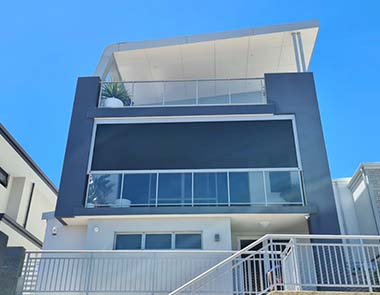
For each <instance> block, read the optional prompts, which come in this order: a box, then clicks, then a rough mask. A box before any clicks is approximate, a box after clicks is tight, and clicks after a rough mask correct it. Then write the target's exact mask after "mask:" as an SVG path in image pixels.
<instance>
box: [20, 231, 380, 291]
mask: <svg viewBox="0 0 380 295" xmlns="http://www.w3.org/2000/svg"><path fill="white" fill-rule="evenodd" d="M253 249H255V250H253ZM379 259H380V237H378V236H331V235H265V236H264V237H262V238H260V239H259V240H257V241H255V242H254V243H252V244H250V245H249V246H247V247H246V248H244V249H242V250H240V251H237V252H230V251H205V250H204V251H30V252H27V253H26V257H25V261H24V267H23V272H22V276H21V278H20V280H21V282H20V285H21V290H20V292H21V293H22V294H24V295H26V294H52V295H53V294H55V295H64V294H78V295H79V294H94V295H95V294H96V295H98V294H120V295H121V294H123V295H125V294H133V295H135V294H141V295H148V294H149V295H156V294H160V295H161V294H162V295H168V294H169V295H185V294H186V295H189V294H197V295H198V294H199V295H201V294H202V295H208V294H210V295H212V294H215V295H216V294H217V295H223V294H226V295H227V294H228V295H260V294H266V293H269V292H271V291H297V290H309V291H310V290H311V291H316V290H335V291H336V290H339V291H364V292H368V291H378V290H380V283H379V282H380V271H379V270H380V264H379Z"/></svg>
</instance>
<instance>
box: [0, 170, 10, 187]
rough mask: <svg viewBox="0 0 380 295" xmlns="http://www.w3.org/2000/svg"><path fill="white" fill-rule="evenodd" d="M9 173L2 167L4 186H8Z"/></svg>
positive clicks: (1, 178)
mask: <svg viewBox="0 0 380 295" xmlns="http://www.w3.org/2000/svg"><path fill="white" fill-rule="evenodd" d="M8 180H9V174H8V173H7V172H5V170H3V169H2V168H1V167H0V183H1V184H2V185H3V186H4V187H7V186H8Z"/></svg>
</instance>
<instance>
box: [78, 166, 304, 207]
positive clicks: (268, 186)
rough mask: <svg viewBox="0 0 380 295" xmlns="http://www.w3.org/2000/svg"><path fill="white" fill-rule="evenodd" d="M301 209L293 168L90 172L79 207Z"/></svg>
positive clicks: (298, 179)
mask: <svg viewBox="0 0 380 295" xmlns="http://www.w3.org/2000/svg"><path fill="white" fill-rule="evenodd" d="M244 205H263V206H268V205H304V197H303V191H302V185H301V175H300V171H299V170H298V169H289V170H284V169H279V170H267V169H266V170H257V169H252V170H249V169H248V170H247V169H245V170H226V171H202V170H197V171H180V172H167V171H164V172H163V171H149V172H138V173H136V172H125V173H114V174H112V173H100V172H93V173H92V174H90V175H89V181H88V189H87V198H86V204H85V206H86V207H87V208H94V207H133V206H137V207H138V206H143V207H160V206H244Z"/></svg>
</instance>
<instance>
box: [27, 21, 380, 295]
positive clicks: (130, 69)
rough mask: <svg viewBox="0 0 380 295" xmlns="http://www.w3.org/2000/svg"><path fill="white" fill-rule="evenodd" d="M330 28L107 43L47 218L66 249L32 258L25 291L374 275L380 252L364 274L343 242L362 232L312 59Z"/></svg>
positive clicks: (83, 97)
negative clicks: (350, 212) (346, 198)
mask: <svg viewBox="0 0 380 295" xmlns="http://www.w3.org/2000/svg"><path fill="white" fill-rule="evenodd" d="M318 30H319V25H318V22H316V21H308V22H302V23H294V24H286V25H276V26H268V27H261V28H253V29H244V30H238V31H229V32H223V33H213V34H204V35H195V36H185V37H178V38H170V39H162V40H152V41H143V42H125V43H117V44H112V45H110V46H108V47H107V48H106V49H105V51H104V53H103V55H102V57H101V59H100V62H99V64H98V66H97V68H96V72H95V74H94V76H91V77H81V78H79V79H78V83H77V88H76V93H75V100H74V106H73V112H72V118H71V124H70V131H69V136H68V141H67V147H66V155H65V160H64V166H63V172H62V178H61V185H60V189H59V198H58V202H57V206H56V209H55V212H54V214H53V213H50V214H46V215H45V218H46V219H47V222H48V226H47V231H46V242H45V245H44V249H45V250H53V252H51V251H50V252H49V251H45V252H41V253H30V254H29V255H28V256H27V260H26V264H25V273H26V275H25V277H24V289H23V290H24V291H25V292H26V293H28V294H29V293H33V292H36V293H38V292H48V293H49V294H53V293H54V292H56V293H57V294H65V292H67V293H68V294H69V293H70V294H107V293H112V294H118V293H120V294H137V293H138V294H169V293H170V294H171V295H177V294H181V293H183V294H185V293H186V294H200V293H202V294H223V293H224V294H263V293H265V292H268V291H270V290H273V289H276V288H278V287H279V288H282V289H294V288H296V289H297V288H298V289H299V288H309V289H310V288H312V289H313V288H314V289H315V288H319V287H320V286H333V287H338V286H341V285H343V284H346V285H350V286H359V287H363V288H364V287H365V288H367V289H368V288H370V289H371V288H372V287H371V286H372V285H376V284H377V283H376V282H378V281H376V280H375V279H373V280H372V281H371V282H369V281H368V280H369V279H370V278H371V277H370V276H364V272H365V274H366V275H367V274H368V272H369V270H368V269H369V268H368V263H369V262H370V260H371V259H373V257H377V256H376V253H375V252H376V251H378V250H379V249H377V248H376V249H375V252H374V253H373V254H374V255H372V254H371V256H369V255H368V256H366V257H364V256H360V259H361V260H360V261H361V262H362V264H361V265H362V266H363V265H364V266H366V267H364V266H363V267H360V268H359V269H360V270H361V271H362V274H363V278H365V279H367V280H363V279H361V277H359V273H358V272H356V273H354V272H352V271H351V268H352V266H355V267H357V264H356V262H357V261H359V257H357V256H355V255H356V254H352V255H353V256H350V255H349V253H350V252H349V250H350V249H349V248H348V250H347V251H346V250H345V252H342V247H341V246H342V245H344V246H345V247H350V246H351V244H346V243H342V241H341V240H343V241H345V239H346V238H347V237H340V236H339V234H340V229H339V222H338V217H337V212H336V207H335V201H334V194H333V188H332V184H331V177H330V172H329V166H328V161H327V155H326V149H325V143H324V138H323V132H322V127H321V120H320V114H319V109H318V101H317V96H316V90H315V85H314V77H313V74H312V73H311V72H309V71H308V69H309V64H310V61H311V57H312V53H313V50H314V46H315V41H316V38H317V34H318ZM268 234H270V235H268ZM326 234H329V235H334V236H332V237H333V238H334V241H335V242H336V241H339V242H338V244H326V242H327V241H330V239H331V238H332V237H331V236H329V237H325V236H321V235H326ZM316 235H317V236H316ZM353 238H354V237H353ZM367 238H368V237H367ZM318 239H325V240H324V243H321V244H315V243H314V242H315V241H317V240H318ZM311 241H313V243H312V242H311ZM330 242H331V241H330ZM331 243H332V242H331ZM327 246H328V247H327ZM325 247H327V248H325ZM355 249H356V248H355ZM66 250H71V251H70V252H67V251H66ZM74 250H75V251H74ZM322 250H323V251H322ZM355 251H356V250H355ZM355 253H356V252H355ZM325 254H329V256H325ZM321 258H322V260H321ZM364 258H365V260H364ZM326 259H327V260H326ZM345 261H346V262H347V263H345ZM371 261H372V260H371ZM364 262H365V263H366V264H363V263H364ZM326 267H327V269H326ZM346 268H347V269H346ZM343 269H344V272H343ZM344 274H350V275H351V276H350V277H348V278H347V277H343V275H344ZM362 274H361V275H362ZM378 274H379V273H378ZM378 274H377V276H378ZM338 278H339V282H338ZM372 278H373V276H372ZM343 279H346V280H345V281H344V280H343ZM344 282H345V283H344ZM371 290H372V289H371Z"/></svg>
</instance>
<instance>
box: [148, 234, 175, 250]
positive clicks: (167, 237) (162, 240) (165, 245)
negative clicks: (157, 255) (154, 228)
mask: <svg viewBox="0 0 380 295" xmlns="http://www.w3.org/2000/svg"><path fill="white" fill-rule="evenodd" d="M171 248H172V235H171V234H147V235H145V249H147V250H169V249H171Z"/></svg>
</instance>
